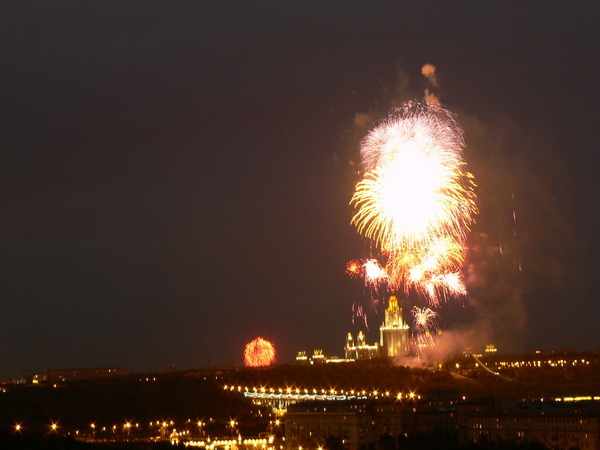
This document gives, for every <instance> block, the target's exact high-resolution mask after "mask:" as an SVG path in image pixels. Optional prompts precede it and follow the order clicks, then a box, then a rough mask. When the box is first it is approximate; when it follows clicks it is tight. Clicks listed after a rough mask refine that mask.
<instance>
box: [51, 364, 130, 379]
mask: <svg viewBox="0 0 600 450" xmlns="http://www.w3.org/2000/svg"><path fill="white" fill-rule="evenodd" d="M124 375H127V371H126V370H125V369H123V368H121V367H100V368H89V369H51V370H48V376H47V381H48V382H49V383H56V382H61V381H75V380H89V379H91V378H107V377H122V376H124Z"/></svg>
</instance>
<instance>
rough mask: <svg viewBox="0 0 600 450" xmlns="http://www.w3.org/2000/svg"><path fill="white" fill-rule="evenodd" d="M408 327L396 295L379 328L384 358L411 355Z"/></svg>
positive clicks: (391, 300)
mask: <svg viewBox="0 0 600 450" xmlns="http://www.w3.org/2000/svg"><path fill="white" fill-rule="evenodd" d="M408 331H409V328H408V325H407V324H406V322H404V320H403V319H402V308H401V307H399V306H398V299H397V298H396V296H395V295H391V296H390V301H389V305H388V307H387V309H386V310H385V320H384V322H383V324H381V327H379V334H380V337H381V354H382V356H388V357H394V356H399V355H407V354H408V353H409V346H408V345H409V341H408Z"/></svg>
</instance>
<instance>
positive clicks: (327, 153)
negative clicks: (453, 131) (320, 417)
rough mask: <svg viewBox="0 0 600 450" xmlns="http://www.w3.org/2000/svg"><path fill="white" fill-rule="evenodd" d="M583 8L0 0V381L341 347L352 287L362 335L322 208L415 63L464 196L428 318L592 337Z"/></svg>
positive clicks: (344, 239)
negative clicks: (269, 350) (463, 287)
mask: <svg viewBox="0 0 600 450" xmlns="http://www.w3.org/2000/svg"><path fill="white" fill-rule="evenodd" d="M599 18H600V5H599V4H598V2H595V1H577V2H564V1H555V2H549V1H528V2H512V1H509V2H479V1H473V2H446V1H443V2H442V1H440V2H405V1H381V2H379V1H369V2H354V1H343V2H342V1H328V2H324V1H296V2H291V1H279V2H262V1H259V2H235V3H233V2H227V1H219V2H212V1H195V2H153V1H146V2H123V1H117V2H113V1H97V2H89V1H81V2H72V3H70V2H59V3H49V2H39V3H34V2H21V1H18V2H3V3H2V6H0V57H1V61H2V68H1V70H0V95H1V98H0V105H1V106H0V111H1V114H2V116H1V121H0V123H1V127H2V131H1V133H0V152H1V153H0V180H1V181H0V183H1V188H0V218H1V220H0V261H1V265H0V299H1V300H0V301H1V305H2V307H1V312H0V341H1V342H2V345H1V348H2V350H1V357H0V378H7V377H14V376H18V375H21V374H32V373H36V372H43V371H45V370H46V369H47V368H75V367H104V366H119V367H124V368H126V369H127V370H129V371H131V372H136V371H164V370H168V369H169V368H170V367H171V366H174V367H175V368H176V369H178V370H179V369H181V370H183V369H194V368H201V367H204V366H207V365H215V364H241V363H242V361H243V356H242V352H243V348H244V345H245V344H246V343H247V342H248V341H250V340H251V339H253V338H255V337H257V336H262V337H264V338H267V339H269V340H271V341H273V342H274V344H275V346H276V348H277V351H278V360H279V361H280V362H286V361H290V360H292V359H294V357H295V355H296V352H297V351H298V350H307V351H308V352H309V353H312V350H313V349H315V348H321V349H323V350H324V352H325V353H326V354H328V355H332V354H336V355H343V345H344V340H345V336H346V333H347V332H348V331H353V332H356V331H357V330H358V328H355V327H353V326H352V321H351V319H352V304H353V303H354V302H358V303H360V304H363V305H364V306H365V309H366V310H367V311H369V314H370V316H369V319H370V331H369V332H368V336H369V341H374V340H375V339H377V327H378V320H380V319H379V317H380V316H379V315H378V311H377V310H376V309H375V308H374V307H373V304H372V302H371V299H370V297H369V293H368V292H367V291H366V290H365V289H364V287H363V285H362V283H361V282H360V281H357V280H350V279H349V278H348V277H347V276H346V275H345V273H344V268H345V264H346V262H347V261H348V260H349V259H352V258H366V257H368V256H369V254H370V253H369V252H370V247H369V244H368V242H366V241H365V240H364V239H363V238H362V237H360V236H359V235H358V234H357V233H356V232H355V230H354V229H353V227H351V226H350V218H351V216H352V210H351V208H350V206H349V205H348V202H349V199H350V197H351V195H352V192H353V188H354V184H355V183H356V181H358V175H357V170H358V163H359V158H358V149H359V143H360V139H361V138H362V137H363V136H364V134H365V133H366V132H367V131H368V126H370V125H372V123H373V121H376V120H377V119H381V118H383V117H385V115H386V114H387V112H388V111H389V110H390V108H391V107H393V106H394V105H398V104H400V102H402V101H405V100H410V99H415V98H421V97H422V95H423V90H424V89H425V88H427V87H431V86H429V85H428V84H427V83H428V82H427V80H426V79H425V78H424V77H422V76H421V67H422V66H423V65H424V64H425V63H431V64H434V65H435V66H436V67H437V76H438V80H439V88H437V90H436V92H437V94H438V95H439V96H440V98H441V101H442V103H443V104H444V105H445V107H447V108H448V109H449V110H451V111H452V112H454V113H455V114H456V115H457V117H458V120H459V122H460V123H461V124H462V126H463V127H464V130H465V137H466V141H467V145H468V149H467V152H466V154H465V158H466V161H467V163H468V164H469V169H470V171H471V172H473V173H474V175H475V177H476V180H477V184H478V186H479V187H478V195H479V201H478V207H479V209H480V211H481V213H480V215H479V217H478V220H477V224H476V225H475V226H474V227H473V231H472V234H471V237H470V239H469V247H470V253H469V255H470V256H469V260H468V264H467V267H465V274H466V277H467V281H468V283H469V289H470V299H469V300H468V302H466V303H465V304H464V305H448V308H447V309H448V311H447V315H446V316H445V317H447V319H445V320H446V322H447V323H446V324H445V325H447V326H448V327H449V328H452V329H453V330H455V332H456V333H457V334H459V335H460V336H462V339H463V340H462V341H461V344H460V345H462V344H463V343H465V344H468V343H471V344H472V345H474V346H475V347H478V346H483V345H485V344H486V343H495V344H496V345H497V346H498V347H499V349H500V350H509V351H526V350H535V349H546V350H549V349H555V348H558V347H561V346H566V347H570V348H573V349H576V350H586V349H595V348H598V347H600V332H599V331H598V330H599V328H598V318H599V317H600V302H599V299H598V294H597V293H598V281H597V280H598V274H597V254H598V250H599V248H598V238H597V227H598V220H597V216H598V215H597V213H596V211H597V204H598V201H597V194H598V188H597V182H596V180H597V176H598V175H597V174H598V142H599V141H598V119H599V115H598V112H597V111H598V106H597V102H598V98H599V95H598V94H599V92H598V73H599V72H598V70H599V68H600V67H599V66H600V64H599V59H598V54H599V53H600V52H599V50H600V49H599V42H600V33H599V31H598V26H597V23H598V19H599ZM365 124H366V125H367V127H365ZM513 212H514V213H515V217H516V221H515V220H514V218H513ZM515 234H516V237H515ZM500 246H502V248H503V254H502V255H500V253H499V250H498V249H499V247H500ZM519 265H520V270H519ZM448 335H451V333H449V334H448ZM465 339H466V341H468V342H466V341H465Z"/></svg>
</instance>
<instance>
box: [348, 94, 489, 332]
mask: <svg viewBox="0 0 600 450" xmlns="http://www.w3.org/2000/svg"><path fill="white" fill-rule="evenodd" d="M464 149H465V143H464V138H463V132H462V129H461V127H460V126H459V125H458V123H457V122H456V120H455V119H454V116H453V115H452V114H451V113H450V112H449V111H447V110H446V109H444V108H443V107H441V106H440V105H439V104H437V103H435V102H429V101H427V102H416V101H411V102H406V103H404V104H403V105H402V106H401V107H400V108H397V109H395V110H393V111H392V112H391V113H390V115H389V116H388V117H387V118H386V119H385V120H383V121H382V122H381V123H380V124H379V125H377V126H376V127H375V128H374V129H372V130H371V131H370V132H369V133H368V134H367V136H366V137H365V138H364V139H363V141H362V143H361V169H362V173H363V177H362V179H361V180H360V181H359V182H358V183H357V185H356V188H355V192H354V195H353V196H352V199H351V201H350V204H351V205H352V206H353V207H354V210H355V212H354V216H353V217H352V220H351V223H352V224H353V225H354V226H356V229H357V231H358V233H359V234H361V235H362V236H364V237H366V238H368V239H369V240H370V241H371V242H372V243H373V244H374V245H375V247H376V248H377V250H378V252H379V254H380V257H379V260H380V261H379V262H378V261H377V260H375V259H369V260H366V261H364V262H363V266H362V268H361V267H359V266H358V265H357V261H354V266H353V267H354V268H353V272H354V274H355V276H356V274H361V275H362V276H364V278H365V284H367V285H368V284H369V283H370V284H372V285H373V284H377V283H385V285H386V286H387V288H388V289H389V290H391V291H404V293H405V294H406V295H407V296H408V294H409V293H410V292H416V293H417V294H419V295H420V296H421V297H423V298H425V299H426V302H427V303H428V306H429V307H430V308H427V309H424V310H413V315H414V322H415V325H416V326H415V327H413V328H414V329H415V330H416V331H415V332H419V334H420V335H421V336H424V335H427V334H429V335H431V334H432V331H433V330H432V328H434V327H435V325H434V324H435V320H433V319H434V317H435V314H436V313H435V312H434V311H433V310H432V309H431V308H435V307H438V306H440V305H441V303H442V302H443V301H447V300H449V299H451V298H455V297H460V296H464V295H466V293H467V290H466V286H465V282H464V277H463V274H462V271H461V270H462V267H463V265H464V263H465V252H466V249H465V241H466V238H467V234H468V232H469V230H470V227H471V225H472V224H473V221H474V215H475V214H476V212H477V207H476V205H475V192H474V189H475V183H474V180H473V176H472V175H471V174H470V173H469V172H468V171H467V168H466V164H465V162H464V159H463V152H464Z"/></svg>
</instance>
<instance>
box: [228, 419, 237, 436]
mask: <svg viewBox="0 0 600 450" xmlns="http://www.w3.org/2000/svg"><path fill="white" fill-rule="evenodd" d="M236 425H237V422H236V421H235V420H234V419H231V420H230V421H229V426H230V427H231V437H233V430H234V429H235V426H236Z"/></svg>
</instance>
